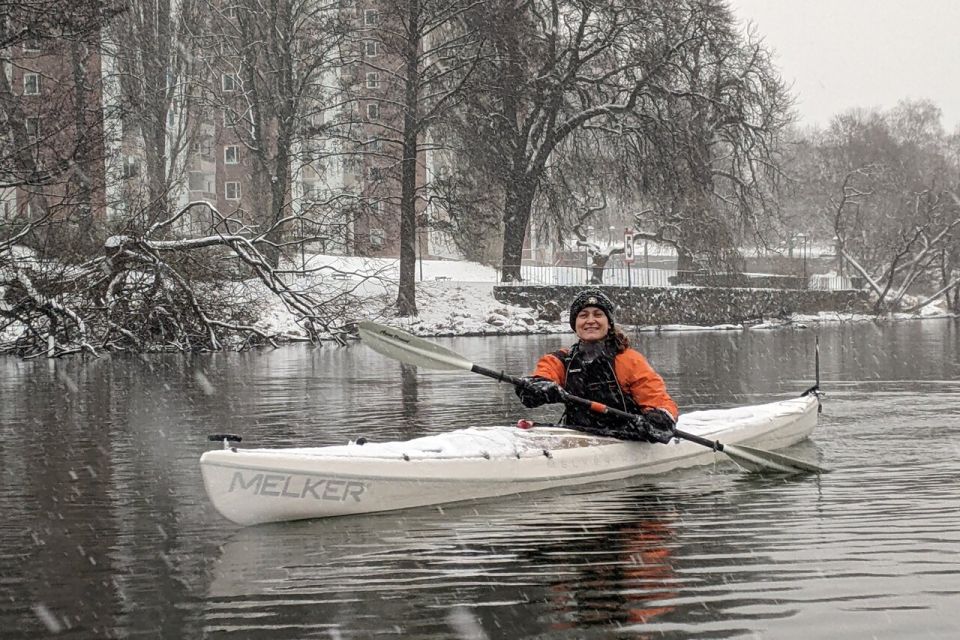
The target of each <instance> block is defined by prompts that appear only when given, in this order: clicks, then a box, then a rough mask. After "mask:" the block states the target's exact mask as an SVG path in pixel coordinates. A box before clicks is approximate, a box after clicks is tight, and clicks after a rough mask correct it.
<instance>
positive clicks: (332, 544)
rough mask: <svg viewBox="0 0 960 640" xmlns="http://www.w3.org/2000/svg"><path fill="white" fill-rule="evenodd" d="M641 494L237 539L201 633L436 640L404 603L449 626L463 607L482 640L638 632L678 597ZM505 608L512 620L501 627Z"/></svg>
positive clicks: (542, 497) (486, 504) (669, 542)
mask: <svg viewBox="0 0 960 640" xmlns="http://www.w3.org/2000/svg"><path fill="white" fill-rule="evenodd" d="M649 492H650V487H649V486H638V485H632V486H621V487H619V488H617V487H610V486H606V487H604V489H603V490H600V489H599V488H588V489H587V490H581V491H579V492H576V493H571V492H546V493H544V494H538V495H537V496H517V497H516V498H514V499H512V503H511V504H508V505H502V504H497V503H496V502H492V501H483V502H480V503H477V504H475V505H471V506H464V505H459V506H452V507H448V508H444V509H423V510H416V511H412V512H409V513H406V514H403V515H398V514H392V515H386V514H385V515H380V516H369V517H360V518H344V519H335V520H328V521H317V522H308V523H299V524H293V525H282V526H268V527H256V528H248V529H243V530H240V531H237V532H236V533H235V534H234V535H233V536H232V537H231V539H230V540H229V541H228V542H227V543H226V544H225V545H223V547H222V552H221V555H220V558H219V562H218V563H217V564H216V566H215V568H214V579H213V581H212V582H211V586H210V593H209V598H208V608H207V610H206V612H205V616H206V620H207V622H206V627H205V631H206V632H207V633H210V634H223V635H229V634H238V635H241V636H242V635H244V634H253V633H255V632H260V631H263V630H266V629H270V630H271V632H272V634H276V633H278V632H279V633H280V635H272V636H271V637H302V636H300V635H298V634H303V633H305V632H306V631H307V630H308V629H314V630H316V629H333V628H337V629H341V630H343V631H345V632H347V631H348V632H349V633H350V634H351V635H352V636H353V637H375V636H377V635H390V634H393V633H400V634H402V635H405V636H407V637H427V635H428V634H436V633H437V631H438V629H437V627H438V622H442V621H443V620H446V614H441V615H440V616H439V620H438V616H433V615H428V616H424V617H422V618H415V619H410V618H409V617H408V615H407V611H409V609H408V607H409V605H410V602H409V600H410V598H411V597H415V598H416V599H417V600H418V601H424V602H426V603H427V606H428V607H430V608H431V609H435V610H438V611H440V612H446V613H447V614H449V613H450V611H452V610H453V609H454V608H456V607H465V608H466V611H467V612H468V613H469V615H470V616H472V619H473V620H474V621H475V622H476V623H477V624H479V625H481V627H482V628H484V629H487V630H488V631H489V632H490V633H491V636H490V637H498V636H499V635H500V634H498V633H496V631H497V629H504V628H509V629H510V633H511V637H534V636H538V634H541V633H543V632H544V631H556V632H564V631H567V630H569V631H572V630H575V629H581V630H583V629H586V628H589V627H592V626H596V627H598V628H603V627H605V628H608V629H609V628H610V626H611V625H613V626H617V625H622V624H644V623H648V622H650V621H651V620H653V619H654V618H656V617H658V616H662V615H665V614H667V613H669V612H670V611H672V609H673V606H672V605H671V604H670V603H669V602H668V601H669V600H670V599H672V598H674V597H675V596H676V589H677V578H676V575H675V573H674V571H673V566H672V562H673V559H672V557H671V550H672V549H673V548H675V547H676V544H677V543H676V531H675V526H676V524H677V513H676V510H675V509H674V508H673V507H671V506H669V505H667V504H664V503H662V502H661V501H659V500H657V499H655V498H651V497H650V496H649ZM424 592H428V593H429V595H426V594H425V593H424ZM415 593H418V595H416V596H413V595H411V594H415ZM510 603H513V604H514V605H517V606H518V607H520V608H521V609H522V611H523V613H522V615H519V616H517V617H516V618H514V617H513V616H510V615H509V614H504V610H503V609H504V606H505V605H507V604H510ZM253 610H255V611H257V615H256V616H255V617H254V618H249V617H248V616H246V615H245V612H249V611H253ZM370 612H376V615H375V616H371V615H369V614H370ZM460 615H461V616H462V615H465V613H464V612H461V614H460ZM505 617H506V618H508V619H509V627H505V625H506V624H507V623H508V620H507V619H505ZM453 619H454V620H456V619H457V618H456V617H454V618H453ZM222 620H230V625H229V628H227V627H226V626H224V625H223V624H221V622H220V621H222ZM447 622H448V624H450V623H451V622H450V621H449V620H448V621H447ZM298 623H299V624H298ZM439 626H441V627H442V626H443V625H439ZM430 637H440V636H439V635H431V636H430Z"/></svg>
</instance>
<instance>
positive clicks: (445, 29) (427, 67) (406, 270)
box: [363, 0, 480, 316]
mask: <svg viewBox="0 0 960 640" xmlns="http://www.w3.org/2000/svg"><path fill="white" fill-rule="evenodd" d="M478 4H479V1H478V0H385V1H383V2H381V3H379V4H378V5H377V6H378V7H379V8H380V10H381V11H382V12H383V15H382V16H381V17H380V18H379V22H378V28H377V29H376V30H375V31H374V33H375V35H376V36H377V39H376V40H374V42H375V43H376V45H378V46H382V47H383V52H384V54H385V55H384V56H383V57H379V56H377V57H374V56H364V57H363V67H364V68H365V69H368V70H369V72H370V73H373V74H375V75H376V77H377V78H378V84H379V83H380V81H379V78H380V77H383V79H384V81H383V87H382V90H381V91H380V92H379V93H377V94H376V95H375V96H370V95H369V94H368V95H366V96H364V97H365V98H367V99H370V98H371V97H372V98H373V99H374V100H377V101H379V102H380V103H383V104H385V105H387V104H388V103H391V102H393V103H394V104H395V106H396V108H397V110H398V111H399V114H400V117H398V118H397V119H396V121H395V124H394V121H391V120H390V119H385V120H383V121H382V138H381V140H382V141H384V142H386V143H387V146H386V150H385V153H386V154H387V155H394V154H396V156H397V158H396V164H398V165H399V183H400V283H399V293H398V296H397V311H398V314H399V315H400V316H411V315H416V313H417V306H416V296H415V260H416V244H417V237H418V226H419V225H418V219H419V218H420V217H421V216H420V214H421V213H422V211H423V209H424V204H425V200H426V199H425V197H424V195H423V192H424V189H425V188H426V186H425V184H424V183H425V171H424V158H423V152H424V151H425V150H427V149H426V148H425V146H424V141H423V137H424V135H425V134H426V133H427V131H428V130H430V128H431V127H432V126H434V124H435V123H436V122H437V121H438V120H439V119H441V118H442V117H443V116H444V114H445V113H446V112H447V111H448V110H449V109H451V108H454V107H456V106H457V103H458V102H459V100H460V99H461V97H462V91H463V87H464V84H465V82H466V81H467V80H468V79H469V78H470V75H471V72H472V71H473V70H474V69H475V68H476V65H477V61H478V55H479V42H480V41H479V33H478V30H477V29H475V28H472V27H470V26H469V25H468V24H467V23H466V21H465V20H463V18H464V16H465V14H466V13H467V12H468V11H470V10H472V9H473V8H474V7H475V6H476V5H478ZM364 35H366V34H364ZM389 106H394V105H389ZM385 111H386V109H385Z"/></svg>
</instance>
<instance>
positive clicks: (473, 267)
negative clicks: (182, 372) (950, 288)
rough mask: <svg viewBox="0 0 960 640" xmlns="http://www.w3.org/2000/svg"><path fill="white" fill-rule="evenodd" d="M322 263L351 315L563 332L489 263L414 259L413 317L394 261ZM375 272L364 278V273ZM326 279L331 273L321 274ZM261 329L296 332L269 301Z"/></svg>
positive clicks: (800, 320) (449, 328) (798, 320)
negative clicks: (358, 302) (517, 299)
mask: <svg viewBox="0 0 960 640" xmlns="http://www.w3.org/2000/svg"><path fill="white" fill-rule="evenodd" d="M320 265H323V266H325V267H330V268H332V269H336V270H338V271H340V272H342V273H347V274H351V275H350V276H349V278H348V277H345V276H342V275H341V276H340V278H338V279H333V280H332V282H338V283H340V284H339V286H344V287H356V293H358V294H360V295H361V296H364V297H368V298H369V299H370V301H369V302H368V303H367V304H366V305H365V306H364V308H363V309H361V310H358V313H357V319H361V318H368V319H373V320H376V321H382V322H387V323H389V324H391V325H392V326H396V327H400V328H403V329H406V330H407V331H410V332H411V333H414V334H416V335H421V336H449V335H458V336H463V335H506V334H525V333H566V332H570V327H569V325H568V324H567V323H566V321H565V319H563V318H561V321H560V322H545V321H542V320H538V319H537V317H536V314H535V312H534V311H532V310H531V309H528V308H526V307H517V306H511V305H507V304H504V303H502V302H499V301H498V300H496V299H495V298H494V297H493V287H494V285H495V284H496V283H497V282H498V273H497V271H496V269H493V268H492V267H488V266H484V265H481V264H478V263H474V262H465V261H453V260H423V261H418V262H417V266H416V274H417V310H418V312H419V315H418V316H417V317H413V318H397V317H396V316H395V312H394V311H393V309H392V306H393V303H394V302H395V301H396V297H397V281H398V280H399V261H398V260H391V259H376V258H353V257H343V256H313V257H310V256H308V257H307V260H306V266H307V268H308V269H309V268H315V267H317V266H320ZM374 274H375V275H376V277H375V278H369V279H366V280H364V279H363V278H364V277H365V276H369V275H374ZM324 280H325V281H327V282H329V281H331V278H330V276H329V274H328V275H325V276H324ZM265 311H266V313H265V317H264V324H263V327H264V328H269V329H273V330H280V331H289V332H296V330H297V326H296V323H295V322H294V320H293V317H292V316H291V315H290V314H289V313H287V312H286V311H285V310H284V309H283V308H282V307H280V306H278V305H272V306H271V307H270V308H269V309H268V310H265ZM946 315H949V314H947V313H946V312H945V311H944V310H943V308H941V307H939V306H936V305H928V306H927V307H924V308H923V309H922V312H921V313H919V314H913V315H910V314H893V315H892V316H890V317H891V318H892V319H913V318H920V317H943V316H946ZM876 319H877V318H876V317H875V316H873V315H853V314H838V313H835V312H823V313H820V314H818V315H801V314H796V315H794V316H793V317H791V318H789V319H788V320H773V321H769V322H764V323H761V324H753V325H747V326H744V325H740V324H723V325H717V326H713V327H700V326H689V325H665V326H660V327H652V326H651V327H638V329H639V330H641V331H644V330H649V331H655V330H659V331H718V330H744V329H750V330H765V329H767V330H769V329H779V328H784V327H798V328H802V327H805V326H808V325H813V324H820V323H835V322H873V321H876Z"/></svg>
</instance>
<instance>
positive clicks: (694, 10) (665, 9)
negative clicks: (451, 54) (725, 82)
mask: <svg viewBox="0 0 960 640" xmlns="http://www.w3.org/2000/svg"><path fill="white" fill-rule="evenodd" d="M700 5H701V3H699V2H657V1H650V2H643V3H640V4H630V5H624V4H620V3H599V4H598V3H593V2H583V1H577V0H554V1H538V0H531V1H527V2H520V3H514V2H490V3H485V4H484V5H482V7H480V8H478V10H477V11H476V12H475V13H474V14H473V16H472V17H473V19H474V20H476V21H477V24H478V26H479V28H481V29H482V30H483V32H484V33H485V35H486V37H487V39H488V40H487V41H488V46H489V47H490V48H491V51H492V55H490V56H488V57H485V58H484V63H482V64H481V67H480V72H479V73H478V74H477V78H476V82H475V83H474V84H473V86H472V89H473V90H471V91H469V92H468V98H467V100H466V102H465V105H466V109H464V111H463V118H462V120H461V122H460V127H459V130H460V132H461V135H460V137H461V140H462V142H461V150H462V152H463V153H465V154H467V156H468V157H469V158H470V159H471V163H472V166H473V168H474V170H482V171H484V173H485V174H486V175H488V176H490V177H491V179H493V180H494V184H496V185H498V188H499V189H501V190H502V194H503V205H502V211H503V218H502V232H503V251H502V262H503V275H502V277H503V279H504V280H513V279H517V278H519V275H520V274H519V267H520V257H521V251H522V247H523V243H524V238H525V234H526V229H527V225H528V222H529V220H530V215H531V210H532V208H533V205H534V201H535V199H536V196H537V193H538V189H539V188H540V186H541V184H542V182H543V180H544V178H545V176H546V175H547V174H548V167H549V166H550V162H551V159H552V158H553V157H554V154H555V153H557V152H558V151H559V149H560V147H561V145H562V144H563V143H564V142H565V141H567V140H568V139H569V138H570V137H571V136H572V135H574V134H575V133H576V132H578V131H582V130H583V129H584V128H585V127H588V126H599V125H601V124H606V125H608V126H612V125H613V124H614V123H616V122H617V121H618V119H619V118H620V117H621V116H622V115H623V114H627V113H630V112H633V111H636V110H638V109H641V108H642V107H643V106H644V105H646V104H650V103H651V99H652V97H653V96H654V95H656V94H659V93H661V92H662V90H663V89H662V87H661V85H667V84H669V83H670V81H671V77H672V76H673V75H674V73H675V70H674V69H675V64H676V63H677V62H678V59H679V57H680V56H681V55H682V52H683V51H684V50H685V49H686V48H687V47H689V46H690V45H691V43H693V42H695V41H696V40H697V39H698V38H702V34H701V33H700V32H699V25H698V23H697V19H696V18H697V16H698V14H699V12H700Z"/></svg>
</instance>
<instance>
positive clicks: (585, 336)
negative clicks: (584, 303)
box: [574, 307, 610, 342]
mask: <svg viewBox="0 0 960 640" xmlns="http://www.w3.org/2000/svg"><path fill="white" fill-rule="evenodd" d="M574 331H575V332H576V334H577V337H578V338H580V339H581V340H583V341H584V342H599V341H600V340H603V339H604V338H606V337H607V332H609V331H610V320H608V319H607V314H605V313H604V312H603V309H601V308H600V307H584V308H583V309H581V310H580V313H578V314H577V319H576V324H575V325H574Z"/></svg>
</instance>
